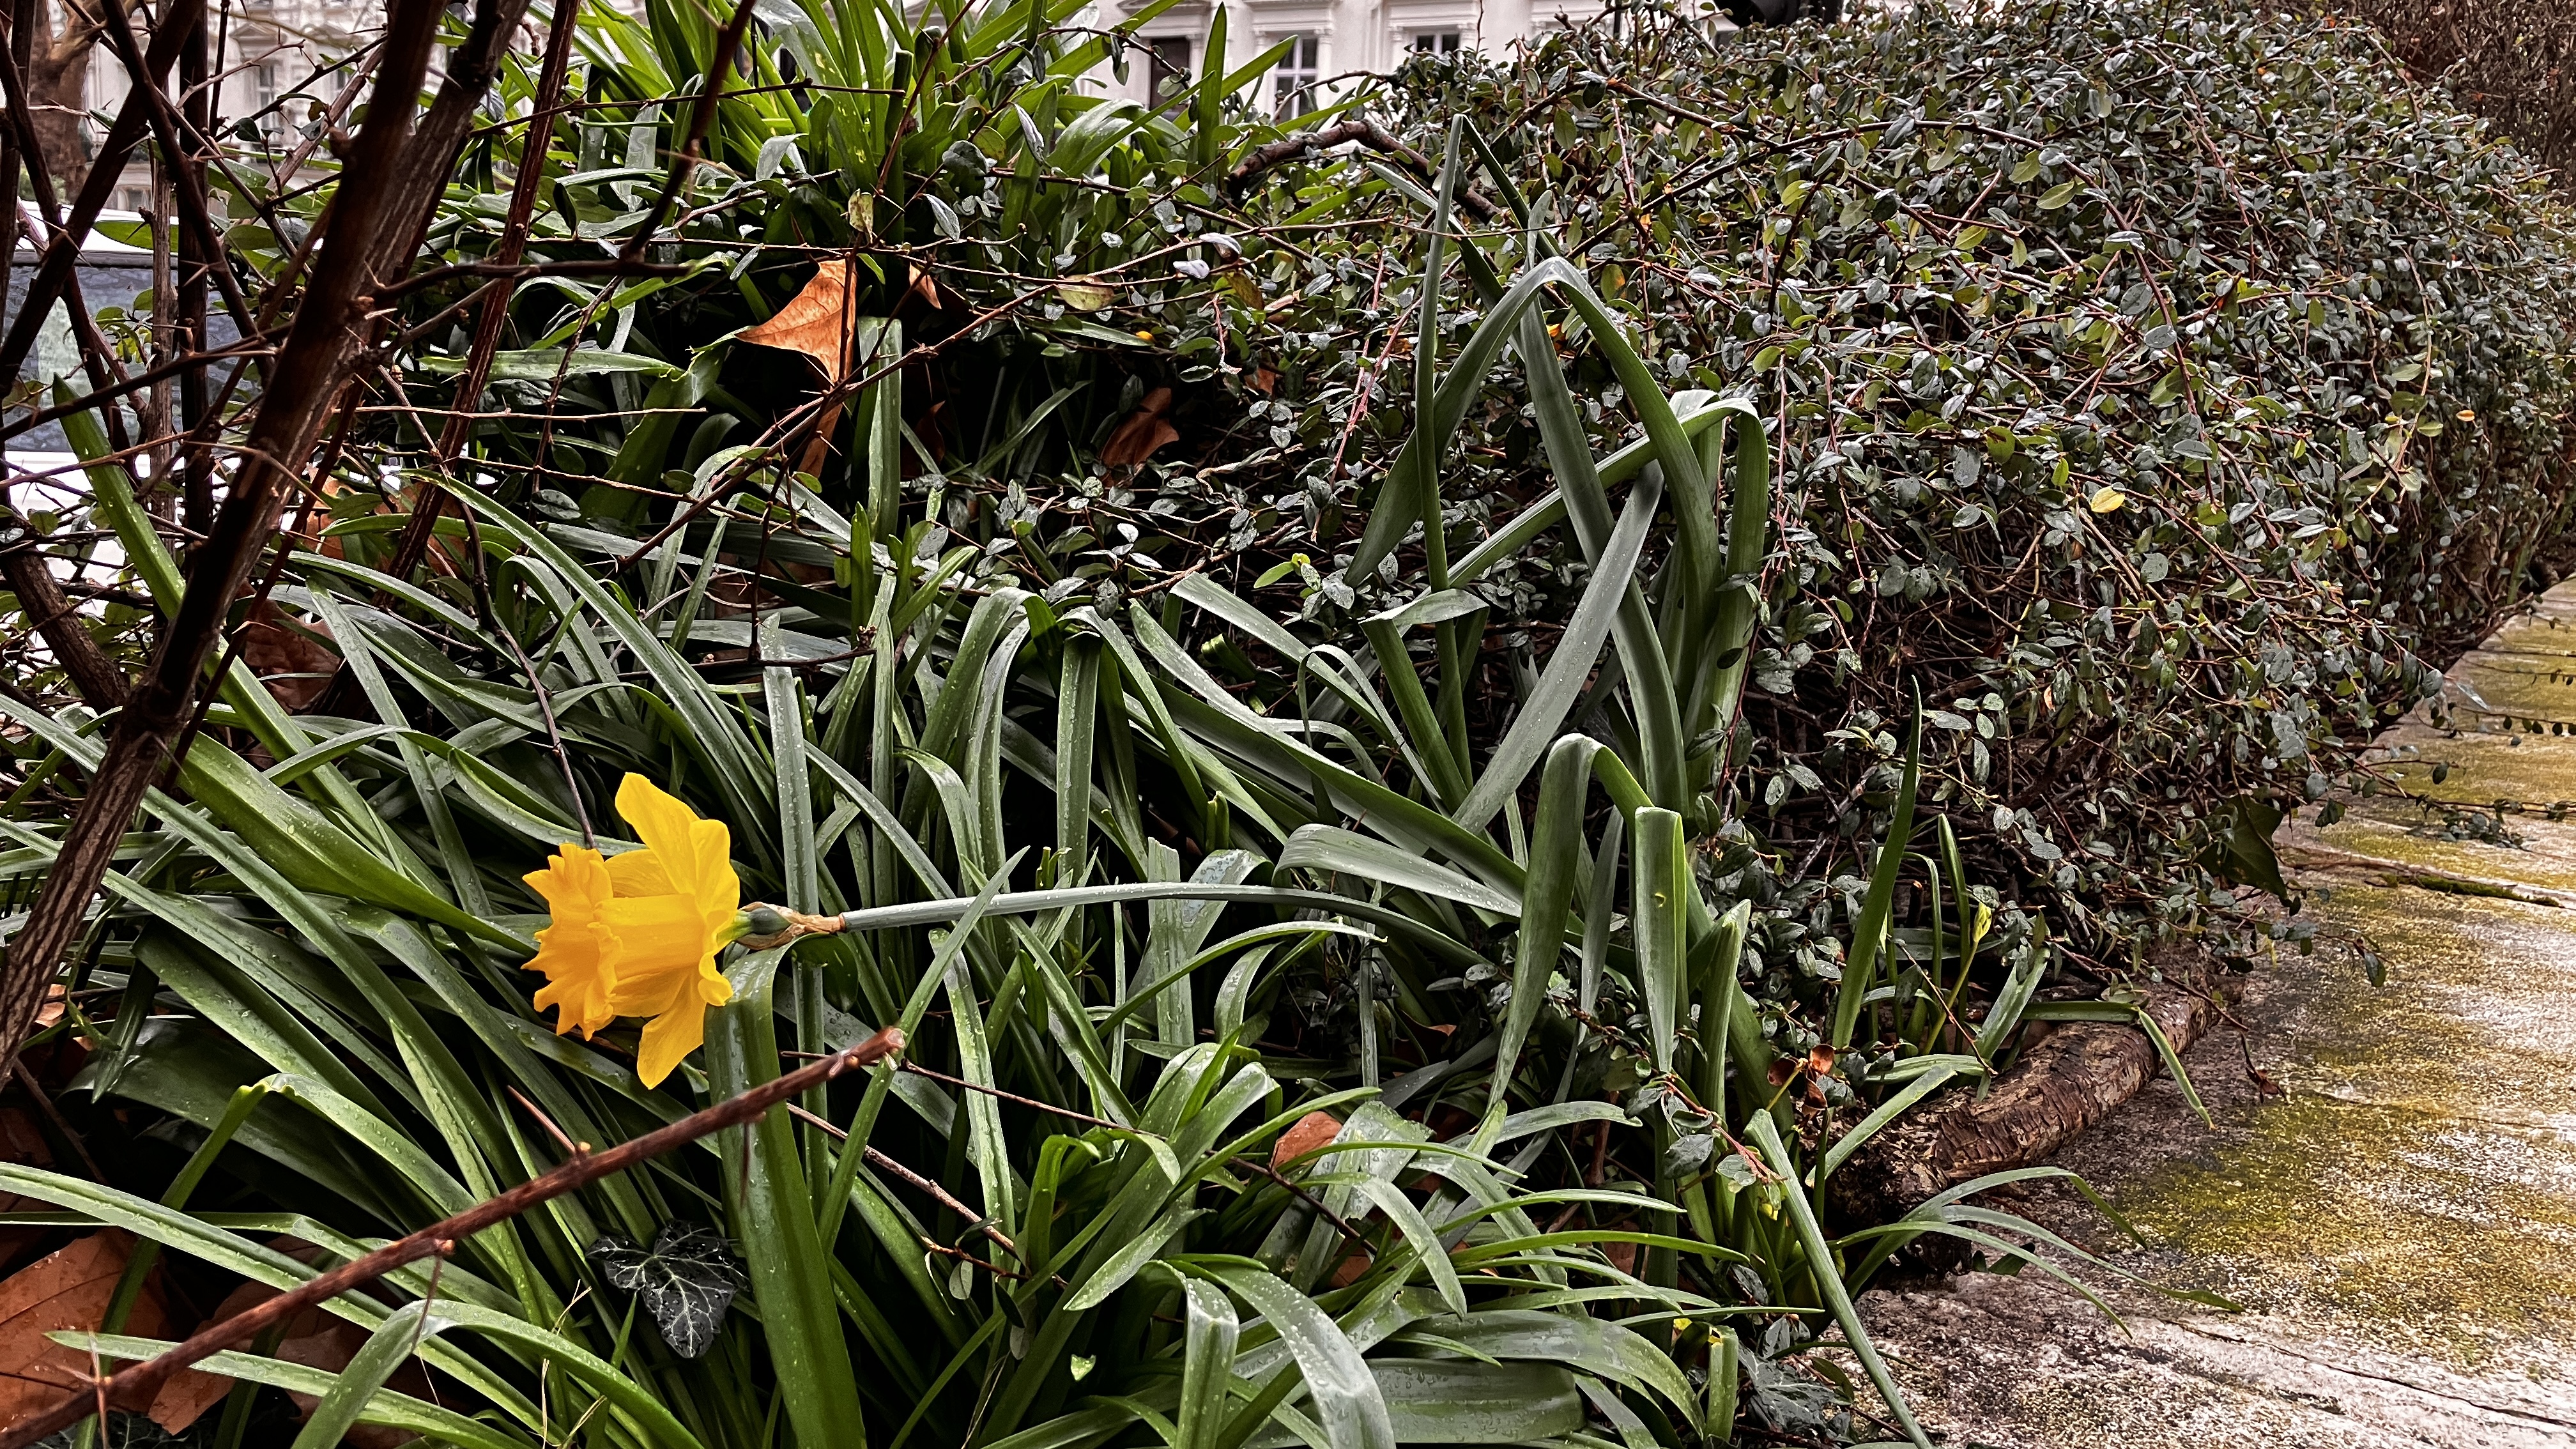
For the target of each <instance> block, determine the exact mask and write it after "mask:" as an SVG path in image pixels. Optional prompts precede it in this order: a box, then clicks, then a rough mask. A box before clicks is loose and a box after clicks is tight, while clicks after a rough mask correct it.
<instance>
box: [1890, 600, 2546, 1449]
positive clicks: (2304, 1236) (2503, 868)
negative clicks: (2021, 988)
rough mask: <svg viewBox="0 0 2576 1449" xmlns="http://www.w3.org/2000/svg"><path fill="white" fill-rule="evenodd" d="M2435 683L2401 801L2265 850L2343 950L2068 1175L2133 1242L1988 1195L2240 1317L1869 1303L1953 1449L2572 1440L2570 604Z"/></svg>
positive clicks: (2047, 1291) (2047, 1296)
mask: <svg viewBox="0 0 2576 1449" xmlns="http://www.w3.org/2000/svg"><path fill="white" fill-rule="evenodd" d="M2451 678H2452V680H2453V681H2454V682H2455V683H2454V688H2453V689H2452V690H2451V691H2449V693H2448V702H2449V708H2448V710H2447V712H2445V713H2444V714H2442V715H2440V716H2439V717H2437V716H2436V715H2435V714H2433V713H2430V712H2419V714H2417V715H2416V716H2412V717H2410V718H2409V719H2407V720H2406V721H2405V722H2403V723H2401V724H2400V725H2398V726H2397V727H2395V728H2394V729H2392V730H2391V731H2390V732H2389V733H2388V734H2387V735H2386V736H2384V737H2383V738H2382V740H2381V746H2382V750H2383V754H2384V757H2385V759H2386V761H2387V762H2388V764H2389V766H2390V768H2391V770H2392V773H2394V774H2395V775H2396V776H2397V777H2399V778H2400V779H2402V780H2403V781H2404V782H2405V784H2406V786H2407V788H2408V789H2409V790H2410V791H2413V792H2417V793H2418V794H2419V795H2420V796H2421V797H2422V798H2420V799H2418V800H2414V801H2407V800H2399V799H2391V798H2387V797H2378V798H2371V799H2363V800H2355V801H2351V802H2348V804H2349V806H2350V811H2351V813H2350V814H2349V816H2347V818H2345V819H2344V820H2343V821H2341V822H2339V823H2338V824H2336V825H2334V826H2332V827H2329V828H2325V829H2322V830H2321V829H2318V828H2317V827H2316V826H2315V825H2314V824H2313V823H2312V821H2308V820H2300V821H2295V822H2293V823H2291V824H2290V825H2288V826H2286V827H2285V828H2284V830H2283V831H2282V834H2281V837H2280V840H2279V841H2278V844H2279V845H2280V846H2281V848H2282V851H2283V856H2284V861H2285V864H2286V865H2287V866H2288V867H2289V868H2290V869H2291V870H2292V872H2293V878H2294V883H2295V884H2296V885H2297V886H2298V887H2299V888H2300V889H2301V890H2302V891H2303V892H2304V894H2305V897H2306V899H2305V903H2304V909H2305V910H2307V911H2309V912H2313V913H2314V914H2315V915H2316V916H2317V917H2318V918H2319V919H2321V920H2322V921H2323V922H2324V923H2326V925H2327V927H2328V930H2327V932H2326V933H2325V934H2326V936H2327V937H2330V938H2332V939H2330V940H2324V941H2321V943H2320V945H2319V947H2318V949H2317V950H2316V951H2315V954H2313V955H2311V956H2306V957H2301V956H2298V955H2295V954H2292V953H2290V952H2287V951H2284V952H2283V953H2282V954H2281V955H2280V957H2279V958H2278V959H2277V960H2276V961H2273V962H2270V963H2267V964H2265V965H2264V966H2263V968H2262V969H2261V970H2259V971H2258V972H2257V973H2256V974H2255V975H2254V977H2253V979H2252V981H2251V983H2250V986H2249V990H2248V992H2247V995H2246V998H2245V1001H2244V1003H2243V1005H2242V1006H2241V1007H2239V1008H2238V1009H2237V1011H2236V1013H2235V1015H2236V1017H2237V1018H2238V1021H2239V1023H2241V1026H2222V1027H2221V1028H2219V1029H2218V1030H2217V1031H2215V1032H2212V1033H2211V1034H2210V1035H2209V1036H2208V1037H2206V1038H2204V1039H2203V1040H2202V1041H2201V1042H2200V1044H2199V1045H2198V1046H2196V1047H2195V1048H2194V1049H2193V1050H2192V1052H2191V1053H2190V1054H2189V1055H2188V1056H2187V1058H2186V1063H2185V1064H2186V1066H2187V1068H2188V1069H2189V1071H2190V1074H2191V1077H2192V1080H2193V1082H2194V1084H2195V1085H2196V1087H2197V1089H2198V1092H2199V1095H2200V1097H2201V1099H2202V1101H2203V1102H2204V1104H2205V1105H2206V1106H2207V1108H2208V1110H2209V1112H2210V1116H2211V1119H2212V1122H2211V1124H2210V1125H2204V1124H2203V1123H2202V1122H2201V1121H2200V1119H2199V1118H2198V1117H2197V1116H2196V1115H2195V1114H2194V1113H2193V1112H2192V1111H2191V1109H2190V1107H2189V1106H2188V1105H2187V1103H2186V1102H2185V1100H2184V1096H2183V1093H2182V1092H2181V1090H2180V1089H2179V1088H2178V1087H2177V1086H2176V1085H2175V1083H2173V1082H2172V1081H2171V1080H2169V1079H2167V1078H2164V1077H2159V1078H2158V1079H2157V1080H2156V1081H2155V1082H2154V1083H2152V1084H2151V1085H2150V1086H2149V1087H2148V1089H2147V1090H2146V1091H2144V1092H2142V1093H2141V1094H2139V1096H2138V1097H2137V1098H2136V1099H2135V1100H2133V1101H2132V1102H2130V1103H2129V1104H2128V1105H2127V1106H2126V1107H2125V1108H2123V1109H2122V1110H2121V1111H2120V1112H2119V1113H2118V1114H2117V1115H2115V1116H2114V1117H2113V1118H2112V1120H2111V1121H2110V1122H2109V1123H2107V1124H2106V1125H2105V1126H2103V1127H2102V1128H2100V1129H2098V1130H2097V1131H2095V1132H2094V1133H2092V1134H2091V1135H2089V1136H2087V1137H2086V1138H2084V1139H2083V1140H2081V1141H2079V1142H2078V1143H2076V1144H2075V1145H2074V1146H2073V1147H2072V1148H2070V1149H2069V1150H2068V1151H2067V1152H2066V1153H2064V1154H2063V1155H2061V1156H2060V1157H2059V1158H2058V1159H2057V1165H2059V1166H2063V1167H2067V1168H2071V1169H2073V1170H2074V1171H2076V1172H2078V1173H2080V1174H2082V1175H2083V1176H2084V1178H2085V1179H2086V1180H2087V1181H2089V1182H2090V1183H2092V1184H2093V1185H2094V1186H2095V1187H2096V1188H2097V1189H2099V1190H2100V1191H2101V1192H2103V1193H2104V1194H2105V1195H2106V1196H2107V1197H2108V1198H2109V1199H2110V1200H2111V1201H2112V1203H2113V1204H2114V1205H2115V1206H2116V1207H2117V1208H2118V1209H2119V1210H2120V1211H2121V1212H2122V1213H2123V1214H2124V1215H2125V1216H2127V1217H2128V1219H2129V1220H2130V1222H2131V1223H2133V1224H2134V1225H2135V1227H2136V1228H2137V1230H2138V1231H2139V1233H2140V1234H2141V1236H2142V1238H2143V1242H2135V1241H2132V1240H2130V1239H2128V1238H2126V1237H2125V1236H2123V1235H2122V1234H2121V1233H2120V1232H2119V1230H2118V1229H2117V1228H2116V1227H2114V1226H2112V1225H2111V1224H2110V1223H2109V1222H2108V1221H2107V1220H2106V1219H2104V1218H2103V1217H2102V1215H2100V1214H2099V1213H2097V1212H2094V1211H2093V1210H2092V1209H2090V1208H2089V1207H2087V1206H2086V1205H2085V1204H2084V1203H2083V1201H2082V1199H2081V1198H2079V1197H2078V1196H2076V1195H2075V1194H2074V1193H2072V1192H2070V1191H2065V1190H2062V1189H2059V1188H2056V1187H2053V1186H2049V1187H2043V1188H2041V1189H2038V1190H2034V1191H2029V1192H2025V1193H2022V1194H2020V1195H2018V1196H2017V1197H2003V1199H2002V1200H2000V1201H1997V1202H1996V1203H1995V1205H1996V1206H1999V1207H2008V1208H2011V1209H2012V1210H2015V1211H2020V1212H2023V1213H2025V1214H2027V1215H2028V1216H2031V1217H2033V1218H2035V1219H2038V1220H2039V1221H2041V1222H2043V1223H2045V1224H2048V1225H2049V1226H2051V1227H2054V1228H2056V1229H2058V1230H2059V1231H2061V1232H2064V1233H2065V1234H2066V1235H2067V1236H2068V1237H2070V1238H2072V1239H2074V1240H2075V1241H2077V1242H2081V1243H2084V1244H2086V1245H2087V1246H2090V1247H2093V1248H2096V1249H2098V1250H2100V1251H2102V1252H2104V1253H2105V1255H2106V1256H2108V1257H2109V1258H2111V1259H2112V1261H2114V1262H2116V1263H2117V1264H2119V1266H2120V1267H2122V1268H2124V1269H2126V1270H2128V1271H2129V1272H2131V1273H2134V1274H2136V1275H2138V1276H2139V1277H2140V1278H2142V1279H2144V1280H2146V1282H2147V1283H2148V1284H2152V1285H2157V1286H2162V1287H2168V1288H2177V1289H2206V1290H2212V1291H2215V1292H2217V1293H2219V1294H2221V1295H2224V1296H2225V1297H2226V1298H2228V1299H2230V1300H2232V1301H2234V1302H2236V1303H2237V1304H2240V1305H2242V1307H2243V1310H2244V1311H2242V1312H2235V1313H2230V1312H2225V1311H2222V1310H2217V1309H2211V1308H2205V1307H2202V1306H2199V1305H2197V1304H2192V1303H2186V1302H2178V1301H2176V1300H2174V1299H2171V1298H2168V1297H2165V1296H2163V1295H2160V1294H2158V1293H2156V1292H2155V1291H2153V1289H2152V1288H2151V1287H2146V1286H2140V1285H2137V1284H2130V1283H2121V1282H2118V1281H2116V1280H2113V1279H2111V1278H2109V1276H2108V1275H2105V1274H2103V1273H2100V1272H2098V1271H2088V1272H2086V1273H2085V1274H2084V1275H2083V1276H2084V1277H2085V1278H2086V1279H2087V1281H2088V1282H2090V1283H2092V1284H2093V1285H2094V1286H2095V1287H2096V1288H2097V1289H2098V1290H2099V1291H2101V1292H2102V1294H2103V1296H2104V1297H2105V1298H2106V1299H2107V1300H2108V1301H2109V1302H2110V1304H2111V1305H2112V1307H2114V1308H2115V1309H2116V1310H2117V1311H2118V1312H2119V1314H2120V1315H2121V1317H2122V1319H2123V1320H2125V1327H2123V1326H2122V1325H2121V1324H2116V1323H2113V1322H2112V1321H2111V1320H2110V1319H2108V1318H2107V1317H2105V1316H2104V1315H2103V1314H2101V1313H2100V1312H2098V1311H2096V1310H2095V1309H2094V1308H2092V1307H2091V1306H2089V1305H2088V1304H2086V1303H2085V1302H2084V1301H2083V1300H2082V1299H2081V1298H2078V1297H2076V1296H2074V1295H2072V1294H2070V1293H2068V1292H2067V1291H2065V1290H2064V1289H2063V1288H2062V1287H2059V1286H2058V1285H2056V1284H2055V1283H2053V1282H2051V1281H2050V1280H2048V1279H2047V1278H2046V1277H2045V1276H2044V1275H2042V1274H2040V1273H2038V1272H2035V1271H2025V1272H2024V1273H2022V1274H2021V1275H2020V1276H2017V1277H2009V1278H2007V1277H1999V1276H1995V1275H1992V1274H1970V1275H1967V1276H1964V1277H1961V1278H1958V1279H1954V1280H1951V1281H1949V1282H1947V1283H1941V1284H1918V1285H1913V1286H1910V1287H1909V1286H1899V1287H1894V1288H1889V1289H1883V1290H1880V1291H1876V1292H1873V1293H1871V1294H1869V1295H1867V1296H1866V1297H1865V1298H1864V1299H1863V1308H1864V1311H1865V1313H1866V1314H1867V1315H1868V1317H1869V1319H1870V1324H1871V1331H1872V1333H1873V1334H1874V1335H1876V1336H1878V1338H1879V1342H1880V1345H1881V1347H1882V1348H1883V1349H1885V1350H1886V1351H1887V1352H1888V1353H1889V1355H1890V1357H1891V1358H1892V1359H1894V1360H1898V1361H1900V1362H1899V1367H1898V1375H1899V1377H1900V1379H1901V1380H1903V1381H1904V1383H1905V1384H1906V1387H1907V1388H1908V1389H1909V1391H1910V1392H1911V1394H1912V1396H1913V1397H1914V1399H1915V1406H1916V1408H1917V1410H1918V1412H1919V1413H1920V1414H1921V1415H1922V1417H1923V1419H1924V1420H1925V1423H1926V1426H1927V1427H1935V1426H1937V1428H1938V1430H1939V1432H1941V1433H1942V1434H1943V1435H1944V1436H1945V1437H1946V1438H1947V1439H1948V1440H1949V1442H1951V1443H1953V1444H1986V1445H1993V1446H1998V1449H2079V1446H2081V1449H2092V1446H2100V1445H2116V1446H2124V1449H2125V1446H2139V1449H2162V1446H2174V1449H2183V1446H2190V1449H2232V1446H2247V1449H2253V1446H2263V1449H2310V1446H2314V1449H2383V1446H2387V1449H2394V1446H2401V1445H2405V1446H2422V1445H2431V1446H2440V1449H2470V1446H2477V1449H2487V1446H2497V1449H2523V1446H2535V1449H2537V1446H2552V1449H2571V1446H2576V804H2571V803H2570V802H2576V586H2563V587H2562V588H2560V589H2559V590H2556V591H2553V593H2552V594H2551V595H2550V596H2549V597H2548V598H2547V599H2545V600H2543V601H2542V603H2541V605H2540V606H2539V608H2538V609H2537V610H2536V611H2534V612H2533V613H2532V614H2531V615H2529V616H2527V617H2524V618H2519V619H2516V620H2515V621H2513V622H2511V623H2509V624H2508V625H2506V626H2505V627H2504V628H2503V629H2502V630H2501V631H2499V633H2498V634H2497V635H2496V637H2495V638H2493V639H2491V640H2489V641H2488V642H2487V644H2486V645H2485V646H2484V647H2483V648H2482V649H2480V650H2478V651H2477V652H2476V653H2474V654H2472V655H2470V656H2469V657H2467V658H2465V659H2463V660H2461V661H2460V663H2459V664H2458V665H2457V666H2455V667H2454V668H2453V669H2452V671H2451ZM2436 765H2441V766H2444V767H2446V768H2444V769H2443V770H2442V774H2443V776H2444V778H2443V779H2442V780H2441V781H2439V782H2436V781H2435V780H2434V779H2433V774H2434V768H2435V766H2436ZM2498 802H2510V808H2508V809H2506V810H2504V811H2501V812H2499V811H2498V810H2497V805H2498ZM2553 807H2556V808H2554V809H2553ZM2553 815H2556V816H2558V817H2560V818H2556V819H2553V818H2551V817H2552V816H2553ZM2497 825H2500V826H2501V832H2499V831H2498V830H2497V829H2496V828H2495V827H2496V826H2497ZM2499 888H2501V889H2502V890H2503V891H2509V892H2511V893H2513V894H2518V895H2521V896H2524V897H2526V898H2527V899H2520V900H2517V899H2511V898H2507V896H2506V895H2505V894H2501V893H2499ZM2356 932H2357V933H2361V934H2363V935H2366V936H2367V938H2368V939H2369V940H2370V941H2371V942H2372V943H2373V944H2374V945H2375V946H2376V948H2377V950H2378V951H2379V952H2380V954H2381V955H2382V956H2383V957H2384V959H2385V960H2386V963H2387V970H2388V981H2387V984H2386V985H2384V986H2380V987H2373V986H2371V985H2370V984H2369V982H2368V980H2367V979H2366V978H2365V976H2364V973H2363V971H2362V969H2361V966H2360V964H2359V961H2358V959H2357V957H2356V954H2355V952H2354V951H2353V950H2352V949H2350V946H2349V945H2348V944H2347V943H2349V942H2350V941H2352V940H2353V939H2355V937H2354V934H2353V933H2356ZM2257 1073H2259V1074H2260V1076H2259V1077H2258V1075H2257ZM2265 1079H2268V1085H2266V1083H2265ZM2276 1088H2277V1089H2278V1090H2277V1091H2276V1090H2274V1089H2276ZM1998 1196H1999V1197H2001V1196H2002V1195H1998Z"/></svg>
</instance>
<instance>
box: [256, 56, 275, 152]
mask: <svg viewBox="0 0 2576 1449" xmlns="http://www.w3.org/2000/svg"><path fill="white" fill-rule="evenodd" d="M250 84H251V103H252V114H253V115H254V116H255V117H257V124H258V126H259V134H260V136H261V138H262V139H264V140H266V141H267V142H268V143H269V144H270V145H272V146H273V145H276V144H277V141H278V134H279V130H280V128H279V126H278V123H277V116H276V115H275V113H274V112H275V108H276V106H277V67H276V66H273V65H255V66H252V67H251V68H250Z"/></svg>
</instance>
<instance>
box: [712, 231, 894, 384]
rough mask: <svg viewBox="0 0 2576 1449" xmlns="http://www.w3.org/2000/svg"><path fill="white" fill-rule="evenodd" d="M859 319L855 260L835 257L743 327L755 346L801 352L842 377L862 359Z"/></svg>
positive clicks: (831, 375) (835, 378) (825, 370)
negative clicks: (853, 294) (764, 316)
mask: <svg viewBox="0 0 2576 1449" xmlns="http://www.w3.org/2000/svg"><path fill="white" fill-rule="evenodd" d="M932 305H934V306H936V305H937V304H936V303H935V302H934V303H933V304H932ZM857 321H858V319H857V318H856V317H855V316H854V315H852V313H851V311H850V264H849V263H848V262H847V261H846V260H843V259H841V258H838V257H835V258H833V259H832V260H830V261H828V262H825V263H823V265H821V266H820V267H817V268H815V270H814V278H813V280H812V281H809V282H807V283H806V284H805V289H804V290H803V291H801V292H798V293H797V294H796V295H795V296H794V297H792V298H790V299H789V300H788V303H787V305H786V306H784V307H781V308H779V309H778V310H777V311H776V312H774V313H771V314H770V318H769V320H768V321H766V322H762V323H760V324H758V325H756V326H752V327H746V328H744V329H743V330H742V333H741V337H742V340H743V341H745V342H748V343H751V344H752V345H753V346H755V347H776V348H781V349H784V350H786V351H788V352H802V353H804V354H805V355H806V356H807V357H810V358H812V359H814V363H815V365H816V366H818V367H820V368H822V369H823V375H824V377H825V379H826V380H828V381H832V382H838V381H840V380H841V379H842V378H845V377H847V376H849V375H850V368H851V366H852V364H853V363H854V362H855V361H856V360H857V359H856V357H855V355H854V354H855V350H856V343H857V337H856V330H857V328H856V324H857Z"/></svg>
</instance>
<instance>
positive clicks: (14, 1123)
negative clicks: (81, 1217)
mask: <svg viewBox="0 0 2576 1449" xmlns="http://www.w3.org/2000/svg"><path fill="white" fill-rule="evenodd" d="M0 1162H7V1163H14V1164H16V1165H18V1166H21V1167H51V1166H53V1165H54V1153H53V1149H52V1148H50V1147H48V1146H46V1145H45V1134H44V1133H43V1132H41V1131H39V1130H38V1129H37V1127H36V1119H35V1118H33V1117H31V1116H29V1115H27V1109H26V1108H24V1107H10V1108H6V1109H0ZM52 1206H53V1205H52V1204H50V1203H42V1202H38V1201H36V1200H35V1199H34V1198H31V1197H20V1196H18V1195H17V1194H16V1193H9V1192H0V1213H41V1212H49V1211H51V1210H52ZM52 1231H54V1230H53V1229H52V1228H47V1227H40V1226H37V1225H35V1224H32V1223H31V1224H12V1225H9V1226H6V1227H0V1272H5V1271H7V1270H8V1269H9V1267H10V1266H11V1265H13V1264H15V1263H16V1262H17V1261H18V1257H19V1255H20V1254H22V1253H25V1252H26V1251H28V1250H29V1249H31V1248H33V1247H34V1246H35V1245H36V1243H37V1242H38V1241H39V1240H40V1239H42V1238H43V1237H44V1236H45V1235H46V1234H47V1233H50V1232H52Z"/></svg>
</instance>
